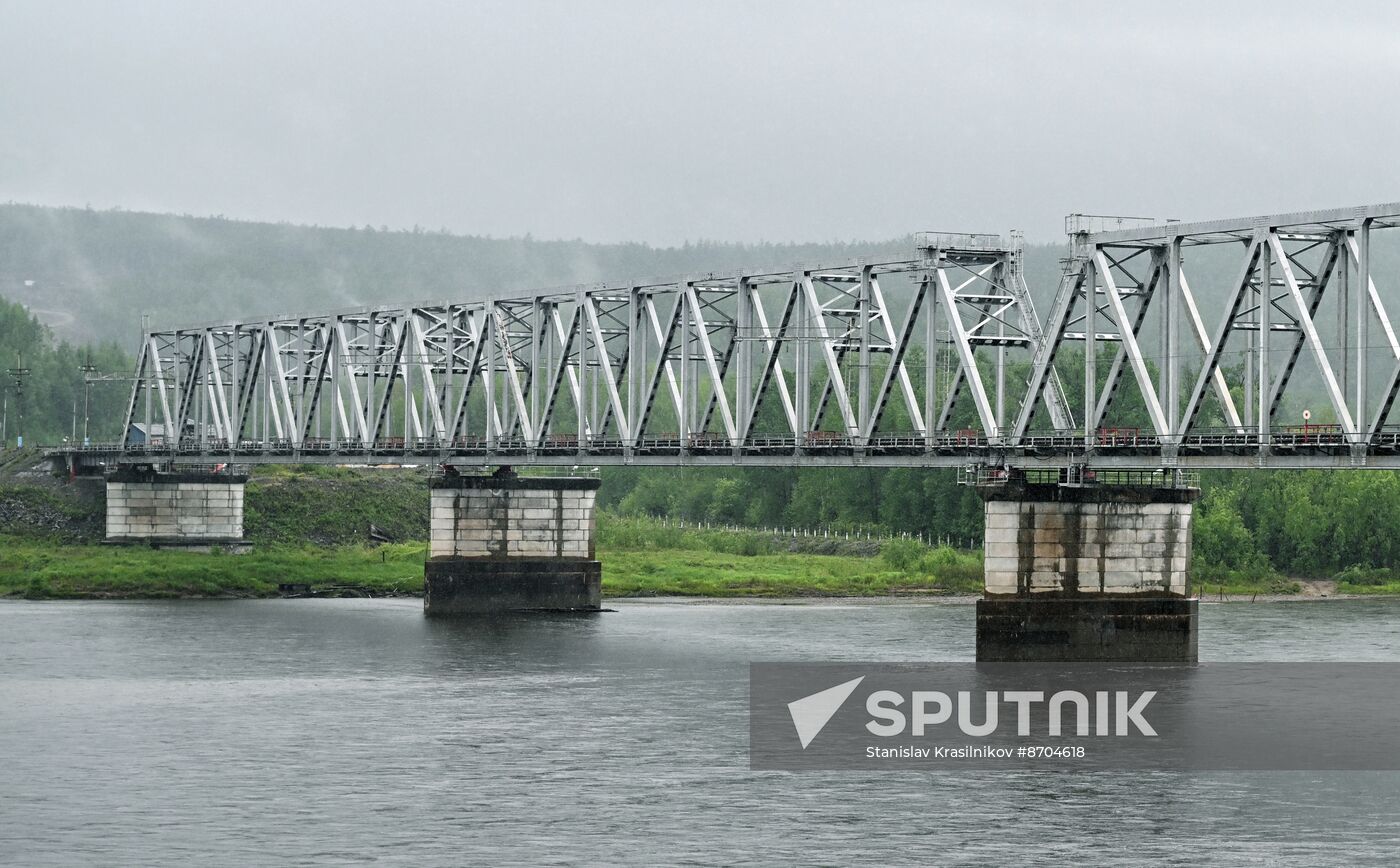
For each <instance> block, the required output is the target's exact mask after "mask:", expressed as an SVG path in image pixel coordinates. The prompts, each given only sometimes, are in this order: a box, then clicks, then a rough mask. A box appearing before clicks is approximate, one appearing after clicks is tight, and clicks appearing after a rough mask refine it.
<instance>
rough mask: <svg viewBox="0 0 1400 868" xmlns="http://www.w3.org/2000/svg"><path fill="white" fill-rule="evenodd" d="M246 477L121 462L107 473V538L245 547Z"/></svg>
mask: <svg viewBox="0 0 1400 868" xmlns="http://www.w3.org/2000/svg"><path fill="white" fill-rule="evenodd" d="M247 481H248V477H246V476H239V475H235V474H232V473H199V472H192V471H185V472H176V473H161V472H157V471H156V470H154V469H153V468H149V467H138V466H122V467H120V468H118V469H117V471H116V472H115V473H114V474H112V475H111V476H108V477H107V538H106V542H108V543H114V544H142V545H152V546H156V547H159V548H186V549H207V548H212V547H215V546H220V547H233V548H241V547H243V546H245V545H246V543H245V541H244V539H243V485H244V483H245V482H247Z"/></svg>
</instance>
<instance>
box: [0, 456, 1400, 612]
mask: <svg viewBox="0 0 1400 868" xmlns="http://www.w3.org/2000/svg"><path fill="white" fill-rule="evenodd" d="M5 470H6V472H4V473H0V596H5V597H27V598H31V599H172V598H230V597H232V598H245V597H249V598H251V597H274V596H278V595H280V594H282V593H283V591H282V590H281V588H283V587H284V586H295V587H296V589H297V593H301V594H306V595H311V596H415V595H420V594H421V593H422V580H423V562H424V559H425V557H426V545H425V544H424V543H423V542H420V541H419V540H422V539H423V538H424V537H425V536H426V532H427V515H428V507H427V484H426V471H424V470H422V469H419V468H405V469H401V470H398V471H394V470H389V469H380V470H376V471H372V472H370V471H364V470H357V469H353V468H298V469H288V468H259V469H258V470H257V471H256V472H255V473H254V475H253V477H252V479H250V481H249V483H248V488H247V498H246V503H247V506H246V514H245V522H244V523H245V530H246V534H247V538H248V540H249V541H250V542H251V543H252V551H251V552H249V553H246V554H239V555H233V554H227V553H220V552H214V553H195V552H182V551H172V550H155V549H150V548H145V547H141V546H109V545H104V544H103V543H102V537H103V527H104V524H103V515H104V509H105V506H104V503H105V489H104V487H103V484H102V481H101V480H100V479H80V480H77V481H76V482H71V483H69V482H65V481H62V480H57V479H54V478H52V477H51V476H48V475H47V474H44V473H41V472H39V471H37V469H35V470H26V469H25V467H23V466H19V467H17V468H9V467H7V468H5ZM385 539H388V540H390V542H382V540H385ZM597 544H598V551H599V554H598V558H599V560H600V561H601V562H602V564H603V593H604V595H605V596H607V597H608V598H609V599H625V598H656V597H668V598H669V597H685V598H707V599H731V598H732V599H819V600H820V599H832V598H864V599H876V598H878V599H909V598H937V597H944V596H950V597H951V596H959V595H976V594H980V593H981V590H982V561H981V553H980V552H977V551H967V550H959V549H952V548H947V547H930V546H926V545H922V544H920V543H918V542H917V541H914V540H909V539H893V540H884V541H880V540H860V539H857V540H843V539H839V538H836V537H831V538H824V537H789V536H786V535H783V536H775V535H772V534H765V533H760V532H756V531H751V530H733V529H731V530H723V529H696V528H694V527H686V528H680V527H677V526H675V524H672V523H664V522H661V521H659V520H655V519H649V518H642V517H624V516H619V515H616V514H613V513H610V512H607V511H600V512H599V516H598V536H597ZM1339 578H1340V577H1339ZM1357 578H1358V579H1359V580H1361V581H1362V582H1364V584H1363V583H1360V582H1358V583H1356V584H1351V583H1348V582H1346V581H1332V580H1310V579H1303V580H1296V581H1295V580H1292V579H1287V578H1283V577H1279V576H1276V575H1270V576H1260V577H1257V578H1255V577H1251V576H1239V575H1232V576H1231V577H1230V578H1228V579H1226V580H1225V581H1224V582H1221V581H1219V580H1209V581H1200V579H1199V577H1197V579H1196V580H1195V581H1194V582H1193V587H1194V589H1195V590H1196V592H1197V593H1198V594H1200V595H1201V597H1202V598H1203V599H1226V600H1256V601H1257V600H1263V599H1269V600H1272V599H1280V600H1282V599H1294V598H1298V599H1305V598H1306V599H1336V598H1339V597H1346V596H1374V595H1381V594H1397V593H1400V582H1392V581H1389V580H1388V579H1387V578H1386V577H1377V576H1369V575H1357Z"/></svg>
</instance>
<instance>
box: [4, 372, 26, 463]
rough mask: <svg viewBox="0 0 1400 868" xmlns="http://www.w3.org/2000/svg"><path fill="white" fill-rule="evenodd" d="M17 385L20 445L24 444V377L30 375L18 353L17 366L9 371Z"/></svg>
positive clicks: (17, 422) (17, 420) (16, 399)
mask: <svg viewBox="0 0 1400 868" xmlns="http://www.w3.org/2000/svg"><path fill="white" fill-rule="evenodd" d="M8 373H9V375H10V377H11V379H12V380H13V381H14V385H15V413H16V416H17V418H16V421H15V429H16V432H17V434H18V437H19V442H18V444H17V445H18V446H21V447H22V446H24V378H25V377H27V376H29V373H30V371H29V369H28V368H26V367H25V366H24V360H23V359H22V358H20V357H19V356H18V355H16V356H15V366H14V367H13V368H10V369H9V371H8Z"/></svg>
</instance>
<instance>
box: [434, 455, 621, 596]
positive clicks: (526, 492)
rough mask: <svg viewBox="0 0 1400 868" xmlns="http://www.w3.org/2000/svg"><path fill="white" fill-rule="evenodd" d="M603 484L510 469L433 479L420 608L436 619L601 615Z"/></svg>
mask: <svg viewBox="0 0 1400 868" xmlns="http://www.w3.org/2000/svg"><path fill="white" fill-rule="evenodd" d="M599 484H600V482H599V480H598V479H594V478H584V477H520V476H516V475H514V474H512V473H509V472H508V471H498V472H497V473H496V474H495V475H490V476H467V475H447V476H443V477H440V478H436V479H434V480H433V481H432V482H431V483H430V485H431V489H432V504H431V516H430V520H431V540H430V544H429V549H428V561H427V564H426V565H425V567H424V595H423V610H424V611H425V612H426V613H427V614H428V615H434V616H436V615H477V614H492V613H501V612H520V611H568V612H586V611H598V610H599V609H600V608H601V605H602V575H603V573H602V566H601V564H599V563H598V561H597V560H596V558H595V551H594V536H595V530H596V519H595V517H594V511H593V510H594V500H595V496H596V493H597V490H598V486H599Z"/></svg>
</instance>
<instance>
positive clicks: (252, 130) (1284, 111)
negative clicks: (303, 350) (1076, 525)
mask: <svg viewBox="0 0 1400 868" xmlns="http://www.w3.org/2000/svg"><path fill="white" fill-rule="evenodd" d="M0 130H3V132H2V133H0V200H6V199H13V200H16V201H26V202H37V203H42V204H54V205H84V204H91V205H92V206H93V207H97V208H106V207H111V206H121V207H124V208H128V209H137V210H157V211H177V212H189V213H195V214H223V215H226V216H229V217H240V218H250V219H258V220H288V221H292V222H306V223H320V224H325V225H338V226H345V225H350V224H355V225H362V224H365V223H370V224H374V225H376V226H378V225H381V224H387V225H389V226H391V227H407V226H412V225H414V224H419V225H422V226H424V227H426V228H431V229H436V228H438V227H443V226H445V227H447V228H448V229H450V230H452V231H454V232H459V233H472V234H486V235H496V236H504V235H521V234H524V233H527V232H528V233H533V234H534V235H535V236H536V237H545V238H555V237H564V238H573V237H582V238H584V239H587V240H598V241H623V240H635V241H645V242H650V243H653V244H674V243H678V242H681V241H684V240H686V239H701V238H705V239H721V240H739V241H757V240H771V241H783V240H814V241H824V240H838V239H839V240H849V239H876V238H886V237H892V236H895V235H900V234H903V233H905V232H909V231H913V230H917V229H940V230H953V231H986V230H992V231H1001V230H1005V229H1007V228H1012V227H1015V228H1021V229H1023V230H1025V231H1026V232H1027V233H1028V235H1029V236H1030V237H1031V238H1032V239H1034V240H1044V241H1049V240H1056V239H1058V238H1059V237H1060V232H1061V228H1062V222H1061V220H1062V217H1063V215H1064V214H1065V213H1067V212H1070V211H1084V212H1090V213H1113V214H1144V215H1151V216H1159V217H1177V218H1185V219H1195V218H1211V217H1223V216H1236V215H1242V214H1252V213H1260V212H1268V211H1276V210H1297V209H1305V208H1313V207H1333V206H1339V205H1350V204H1359V203H1363V202H1373V201H1391V200H1395V199H1400V171H1397V149H1396V145H1397V142H1400V136H1398V135H1397V133H1400V3H1347V4H1324V3H1306V4H1287V3H1280V2H1277V0H1274V2H1262V3H1225V2H1219V0H1215V2H1206V3H1195V2H1172V3H1152V4H1147V3H1141V4H1130V3H1124V2H1118V3H1089V2H1080V3H1068V2H1067V3H993V2H960V3H934V2H896V0H866V2H849V3H836V2H814V0H804V2H714V0H706V2H698V0H697V2H684V3H683V2H657V0H652V2H635V3H634V2H622V0H606V2H605V0H596V2H572V3H563V2H559V3H555V2H528V0H515V2H505V3H495V2H458V3H446V2H432V0H419V2H414V0H398V2H343V0H342V2H285V0H284V2H249V0H240V2H194V0H183V2H149V3H140V2H118V0H105V2H69V0H35V2H29V0H0Z"/></svg>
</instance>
